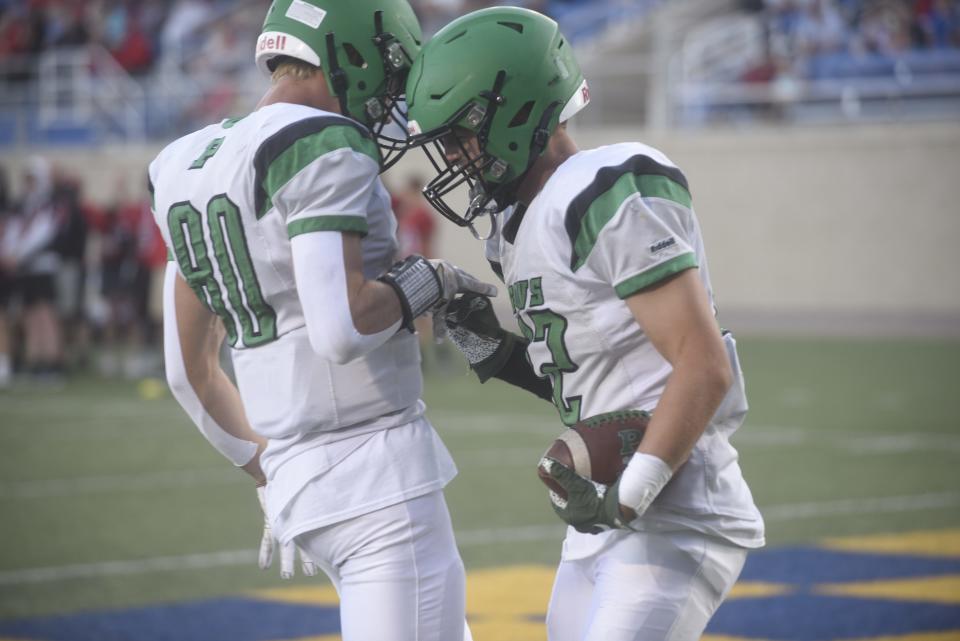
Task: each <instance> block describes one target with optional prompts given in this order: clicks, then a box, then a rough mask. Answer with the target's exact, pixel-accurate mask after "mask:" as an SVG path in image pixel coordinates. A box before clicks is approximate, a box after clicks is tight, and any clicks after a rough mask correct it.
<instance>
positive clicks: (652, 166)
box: [564, 143, 691, 271]
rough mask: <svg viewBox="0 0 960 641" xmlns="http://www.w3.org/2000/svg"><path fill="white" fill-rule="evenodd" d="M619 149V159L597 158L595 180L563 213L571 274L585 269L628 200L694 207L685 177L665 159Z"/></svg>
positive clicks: (644, 150) (649, 151)
mask: <svg viewBox="0 0 960 641" xmlns="http://www.w3.org/2000/svg"><path fill="white" fill-rule="evenodd" d="M617 147H618V149H617V150H616V151H617V152H618V153H617V154H616V155H612V154H610V155H609V157H607V158H598V160H601V162H600V163H599V166H598V167H597V168H596V170H595V171H591V173H590V175H592V176H593V179H592V180H591V181H590V182H589V183H588V184H586V185H585V186H584V187H583V188H581V189H580V190H579V192H578V193H577V194H576V195H575V196H574V197H573V198H572V199H571V200H570V204H569V205H568V206H567V208H566V211H565V213H564V228H565V229H566V232H567V237H568V238H569V240H570V245H571V248H572V251H571V254H570V269H571V270H572V271H576V270H578V269H579V268H580V267H582V266H583V264H584V263H585V262H586V260H587V257H588V256H589V255H590V252H591V251H592V250H593V247H594V245H596V242H597V238H598V236H599V235H600V232H601V231H602V230H603V227H604V225H606V224H607V223H608V222H610V220H611V219H612V218H613V217H614V216H615V215H616V214H617V212H618V211H619V210H620V207H621V206H622V205H623V204H624V203H625V202H626V201H627V200H629V199H631V198H635V197H638V196H637V195H638V194H639V197H642V198H662V199H665V200H669V201H672V202H674V203H676V204H679V205H682V206H684V207H690V205H691V198H690V187H689V185H688V183H687V178H686V176H684V175H683V172H681V171H680V169H678V168H677V167H676V166H675V165H673V164H672V163H671V162H670V161H669V160H668V159H667V157H666V156H664V155H663V154H662V153H660V152H658V151H657V150H656V149H653V148H652V147H647V146H646V145H641V144H639V143H636V144H629V143H628V144H624V145H618V146H617ZM598 151H599V150H598Z"/></svg>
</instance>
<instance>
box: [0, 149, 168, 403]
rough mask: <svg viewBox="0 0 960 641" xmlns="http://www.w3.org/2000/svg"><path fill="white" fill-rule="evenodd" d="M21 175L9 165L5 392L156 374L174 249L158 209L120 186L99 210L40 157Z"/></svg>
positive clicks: (1, 288) (0, 312)
mask: <svg viewBox="0 0 960 641" xmlns="http://www.w3.org/2000/svg"><path fill="white" fill-rule="evenodd" d="M12 178H13V177H11V176H8V175H7V173H6V172H5V171H4V170H3V169H2V168H0V387H7V386H9V385H10V384H11V382H12V377H13V375H14V374H15V373H17V374H19V375H22V377H23V378H25V379H31V380H36V381H41V382H56V381H58V380H60V378H61V377H62V376H63V374H64V373H66V372H70V371H83V370H92V371H97V372H99V373H101V374H104V375H107V376H125V377H128V378H140V377H145V376H147V375H150V374H153V373H156V372H157V371H158V369H159V366H160V361H159V351H158V344H159V338H160V337H159V327H160V320H161V315H160V312H161V310H160V297H161V287H162V272H163V268H164V265H165V264H166V248H165V246H164V244H163V239H162V238H161V236H160V234H159V232H158V230H157V228H156V226H155V225H154V223H153V218H152V216H151V214H150V206H149V202H148V201H146V200H145V199H144V198H143V197H141V196H136V195H132V194H130V193H129V191H128V190H127V188H126V186H125V183H123V182H118V184H117V186H116V189H115V190H114V199H113V202H111V203H110V204H109V205H107V206H102V207H101V206H94V205H92V204H91V203H90V202H88V201H87V200H86V199H85V198H84V195H83V188H82V184H81V183H80V182H79V181H78V180H77V179H75V178H74V177H72V176H70V175H69V174H67V173H65V172H63V171H60V170H57V169H56V168H55V167H54V166H52V165H51V163H50V162H49V161H47V160H46V159H45V158H42V157H39V156H38V157H33V158H31V159H29V161H28V162H27V163H26V166H25V168H24V169H23V171H22V175H20V176H19V177H18V178H19V183H18V185H17V188H16V189H11V184H10V183H11V182H12V180H11V179H12Z"/></svg>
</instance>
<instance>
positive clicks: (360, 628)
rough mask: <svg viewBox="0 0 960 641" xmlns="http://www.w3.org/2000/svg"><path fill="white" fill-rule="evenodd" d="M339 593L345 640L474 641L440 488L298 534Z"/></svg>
mask: <svg viewBox="0 0 960 641" xmlns="http://www.w3.org/2000/svg"><path fill="white" fill-rule="evenodd" d="M296 542H297V545H299V546H300V547H301V548H302V549H303V550H304V551H306V553H307V554H308V555H309V556H310V557H311V558H313V559H314V561H316V563H317V565H319V566H320V567H321V568H322V569H323V571H324V572H326V573H327V576H329V577H330V579H331V581H333V584H334V586H335V587H336V589H337V593H338V594H339V595H340V630H341V632H340V634H341V637H342V639H343V641H461V639H463V640H464V641H470V633H469V630H465V628H464V610H465V607H466V604H465V596H464V590H465V588H464V583H465V580H464V570H463V562H462V561H461V560H460V553H459V552H458V551H457V546H456V543H455V542H454V539H453V526H452V525H451V523H450V514H449V513H448V512H447V504H446V502H445V501H444V499H443V492H441V491H437V492H432V493H430V494H427V495H424V496H420V497H417V498H415V499H412V500H410V501H406V502H404V503H398V504H396V505H392V506H390V507H387V508H384V509H382V510H377V511H375V512H371V513H369V514H364V515H362V516H358V517H356V518H353V519H349V520H347V521H343V522H341V523H335V524H333V525H330V526H327V527H323V528H320V529H317V530H312V531H310V532H306V533H304V534H301V535H299V536H297V537H296Z"/></svg>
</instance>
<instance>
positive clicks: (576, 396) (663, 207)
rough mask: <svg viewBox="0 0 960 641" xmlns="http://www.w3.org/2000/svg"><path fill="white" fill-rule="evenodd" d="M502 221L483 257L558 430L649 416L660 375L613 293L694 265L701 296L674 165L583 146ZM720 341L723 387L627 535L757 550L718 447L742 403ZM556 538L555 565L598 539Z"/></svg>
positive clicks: (656, 357) (744, 500)
mask: <svg viewBox="0 0 960 641" xmlns="http://www.w3.org/2000/svg"><path fill="white" fill-rule="evenodd" d="M504 218H505V220H504V221H503V225H502V228H501V230H500V231H499V233H498V234H496V235H495V236H494V237H493V238H491V239H490V240H488V241H487V243H488V244H487V257H488V259H490V260H491V261H494V262H495V263H496V262H499V263H500V265H499V269H500V270H502V274H503V277H504V282H505V283H506V284H507V287H508V292H509V296H510V302H511V306H512V308H513V310H514V315H515V317H516V319H517V322H518V323H519V325H520V329H521V332H522V333H523V334H524V335H525V336H526V338H527V339H528V340H529V341H530V344H529V347H528V348H527V354H528V356H529V359H530V362H531V363H532V365H533V368H534V370H535V371H536V372H537V373H538V374H539V375H541V376H544V377H549V379H550V381H551V383H552V385H553V400H554V404H555V405H556V407H557V410H558V411H559V414H560V419H561V420H562V421H563V423H564V424H566V425H568V426H570V425H573V424H574V423H576V422H577V421H579V420H581V419H585V418H589V417H593V416H597V415H599V414H604V413H606V412H613V411H619V410H628V409H640V410H648V411H655V410H656V406H657V402H658V400H659V398H660V396H661V395H662V394H663V391H664V387H665V385H666V381H667V378H668V377H669V375H670V373H671V371H672V369H671V366H670V364H669V363H668V362H667V361H666V360H665V359H664V358H663V357H662V356H661V355H660V353H659V352H657V350H656V349H655V348H654V346H653V344H652V343H651V342H650V340H649V338H648V337H647V336H646V334H645V333H644V331H643V329H642V328H641V327H640V326H639V325H638V324H637V322H636V320H635V319H634V317H633V314H632V313H631V312H630V309H629V308H628V307H627V305H626V303H625V302H624V299H625V298H627V297H629V296H631V295H632V294H635V293H637V292H640V291H642V290H644V289H646V288H648V287H650V286H651V285H654V284H656V283H658V282H660V281H662V280H663V279H666V278H668V277H670V276H671V275H673V274H677V273H679V272H681V271H684V270H686V269H691V268H697V269H698V273H699V275H700V278H701V280H702V281H703V284H704V286H705V288H706V290H707V293H708V295H709V296H710V299H711V304H712V302H713V294H712V289H711V287H710V279H709V274H708V272H707V264H706V256H705V254H704V248H703V241H702V239H701V235H700V228H699V225H698V223H697V219H696V217H695V215H694V213H693V209H692V206H691V199H690V192H689V189H688V186H687V181H686V179H685V177H684V176H683V174H682V173H681V172H680V170H679V169H677V167H676V166H675V165H674V164H673V163H672V162H670V160H669V159H667V158H666V156H664V155H663V154H662V153H661V152H659V151H657V150H656V149H653V148H651V147H648V146H646V145H642V144H639V143H623V144H618V145H611V146H607V147H601V148H599V149H594V150H590V151H583V152H580V153H578V154H576V155H574V156H573V157H572V158H570V159H568V160H567V161H566V162H564V163H563V165H561V166H560V167H559V168H558V169H557V171H556V172H555V173H554V175H553V176H552V177H551V178H550V180H549V181H548V182H547V183H546V185H545V186H544V188H543V190H542V191H541V192H540V193H539V194H538V195H537V197H536V198H534V200H533V201H532V202H531V203H530V206H529V208H527V209H526V211H518V210H511V211H508V212H507V213H506V214H505V215H504ZM495 268H497V266H496V265H495ZM724 340H725V342H726V345H727V349H728V352H729V355H730V360H731V365H732V367H733V369H734V373H735V378H736V383H735V384H734V386H733V387H732V388H731V390H730V391H729V392H728V394H727V396H726V398H725V399H724V401H723V403H722V405H721V407H720V408H719V410H718V411H717V413H716V415H715V416H714V418H713V419H712V421H711V423H710V425H709V426H708V427H707V429H706V431H705V432H704V434H703V436H702V437H701V438H700V440H699V441H698V442H697V445H696V447H695V448H694V451H693V453H692V454H691V457H690V459H689V460H688V461H687V462H686V463H685V464H684V465H683V466H682V467H681V468H680V469H679V470H678V471H677V473H676V474H675V475H674V477H673V479H672V480H671V481H670V483H669V484H668V485H667V486H666V487H665V488H664V490H663V492H662V493H661V494H660V495H659V497H658V498H657V499H656V500H655V501H654V503H653V505H652V507H651V509H650V510H649V512H648V513H647V515H646V516H645V517H644V518H643V519H642V521H643V524H642V526H641V527H644V528H656V529H659V530H664V529H667V530H669V529H671V528H680V529H682V528H691V529H694V530H697V531H701V532H705V533H708V534H713V535H717V536H721V537H723V538H726V539H728V540H730V541H732V542H734V543H736V544H738V545H743V546H746V547H758V546H760V545H762V544H763V540H764V536H763V521H762V518H761V517H760V514H759V511H758V510H757V508H756V506H755V505H754V502H753V498H752V496H751V493H750V490H749V488H748V487H747V484H746V483H745V481H744V479H743V476H742V474H741V471H740V467H739V465H738V464H737V452H736V450H735V449H734V448H733V447H732V446H731V445H730V443H729V438H730V436H731V435H732V434H733V432H734V431H735V430H736V429H737V428H738V427H739V426H740V424H741V423H742V422H743V418H744V416H745V415H746V411H747V402H746V396H745V393H744V388H743V379H742V376H741V375H740V366H739V362H738V359H737V354H736V346H735V343H734V341H733V338H732V337H731V336H729V335H727V336H725V337H724ZM569 532H570V534H568V537H567V542H566V543H565V554H566V555H567V557H568V558H571V557H574V556H578V555H580V554H586V553H588V552H589V550H594V549H596V548H597V546H599V545H602V544H603V543H602V542H603V541H604V540H606V538H607V535H600V536H592V535H581V534H579V533H577V532H575V531H574V530H573V529H572V528H571V529H570V531H569ZM620 532H622V531H620ZM613 535H614V536H620V535H622V534H621V533H619V532H618V533H616V534H613Z"/></svg>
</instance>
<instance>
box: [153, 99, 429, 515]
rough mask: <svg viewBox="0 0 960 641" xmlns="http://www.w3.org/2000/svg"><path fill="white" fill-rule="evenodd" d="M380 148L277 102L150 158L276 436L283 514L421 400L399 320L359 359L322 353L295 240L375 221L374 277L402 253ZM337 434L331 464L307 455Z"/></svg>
mask: <svg viewBox="0 0 960 641" xmlns="http://www.w3.org/2000/svg"><path fill="white" fill-rule="evenodd" d="M379 157H380V156H379V150H378V148H377V145H376V143H375V141H374V140H373V138H372V137H371V135H370V133H369V132H368V131H367V129H366V128H364V127H363V126H362V125H360V124H358V123H356V122H354V121H352V120H350V119H347V118H344V117H343V116H340V115H336V114H332V113H328V112H325V111H321V110H318V109H314V108H311V107H306V106H300V105H292V104H274V105H270V106H267V107H264V108H261V109H259V110H257V111H255V112H253V113H251V114H250V115H248V116H246V117H244V118H242V119H239V120H225V121H223V122H221V123H219V124H215V125H210V126H208V127H206V128H204V129H201V130H199V131H197V132H194V133H192V134H189V135H187V136H184V137H183V138H180V139H179V140H176V141H174V142H173V143H171V144H170V145H169V146H167V147H166V148H165V149H164V150H163V151H162V152H161V153H160V154H159V156H157V158H156V159H155V160H154V161H153V162H152V163H151V165H150V170H149V175H150V182H151V190H152V193H153V211H154V216H155V218H156V221H157V224H158V226H159V227H160V230H161V232H162V234H163V237H164V240H165V242H166V244H167V247H168V248H169V252H170V256H171V258H172V259H173V260H175V261H176V264H177V266H178V268H179V271H180V274H181V275H182V276H183V277H184V279H185V280H186V282H187V283H188V284H189V285H190V286H191V287H192V288H193V290H194V291H195V292H196V294H197V296H198V297H200V299H201V301H203V302H204V304H205V305H206V306H207V307H208V308H209V309H211V310H212V311H213V312H215V313H216V314H217V315H218V316H219V317H220V319H221V320H222V321H223V324H224V326H225V327H226V330H227V339H228V341H229V343H230V346H231V348H232V355H233V363H234V370H235V375H236V380H237V386H238V388H239V390H240V393H241V397H242V398H243V403H244V409H245V411H246V414H247V417H248V419H249V421H250V423H251V425H252V426H253V427H254V429H255V430H256V431H257V432H258V433H259V434H261V435H262V436H264V437H266V438H268V439H269V440H270V445H269V447H268V449H267V451H266V452H265V453H264V455H263V458H262V465H263V468H264V471H265V472H266V474H267V477H268V479H270V485H271V486H272V487H269V488H268V490H269V491H270V492H271V497H270V498H271V500H270V507H271V512H274V513H276V511H278V510H280V509H282V507H283V506H284V505H285V504H286V502H287V501H288V500H289V499H290V497H291V496H292V495H293V494H295V493H296V492H297V491H298V490H299V488H301V487H302V486H303V485H304V484H305V483H306V482H308V481H309V480H310V478H312V477H313V476H315V475H316V474H317V473H318V472H319V471H320V470H321V469H326V468H327V467H329V466H330V465H331V464H333V463H334V462H335V459H336V458H337V457H338V456H346V453H347V452H348V451H349V450H350V449H351V448H352V447H354V445H353V443H354V442H356V441H354V440H353V439H354V437H357V436H361V435H363V434H371V433H373V432H377V431H380V430H384V429H388V428H390V427H393V426H396V425H400V424H404V423H408V422H410V421H412V420H415V419H416V418H417V417H418V416H420V415H421V414H422V413H423V404H422V402H420V401H419V399H420V393H421V387H422V381H421V374H420V365H419V363H420V354H419V348H418V344H417V340H416V337H415V336H414V335H413V334H411V333H410V332H406V331H400V332H398V333H397V334H396V335H395V336H394V337H392V338H391V339H390V340H388V341H387V342H386V343H384V344H383V345H381V346H380V347H378V348H376V349H374V350H373V351H371V352H370V353H368V354H366V355H364V356H362V357H360V358H357V359H355V360H353V361H350V362H349V363H346V364H343V365H339V364H336V363H334V362H331V361H327V360H324V359H322V358H320V357H319V356H317V355H316V353H315V352H314V351H313V349H312V347H311V345H310V342H309V338H308V332H307V329H306V325H305V320H304V315H303V310H302V307H301V304H300V300H299V297H298V294H297V286H296V282H295V279H294V268H293V259H292V254H291V243H290V239H291V238H293V237H295V236H297V235H298V234H307V233H312V232H317V231H339V232H357V233H361V234H363V235H364V238H363V240H362V251H363V271H364V275H365V276H366V277H367V278H368V279H373V278H376V277H377V276H378V275H379V274H381V273H383V272H384V271H386V270H387V269H388V268H389V267H390V265H391V264H392V263H393V262H394V260H395V255H396V251H397V244H396V219H395V218H394V216H393V213H392V211H391V208H390V196H389V194H388V193H387V191H386V189H385V188H384V186H383V183H382V182H381V181H380V178H379ZM301 285H302V284H301ZM336 442H341V443H342V445H341V446H339V447H333V449H330V450H328V451H327V452H326V453H324V454H323V462H322V463H323V464H322V465H321V462H320V461H318V460H313V459H312V458H311V456H301V454H302V453H303V452H305V451H308V450H312V451H313V457H314V458H316V457H319V456H321V455H320V454H319V448H318V447H317V446H318V445H325V444H333V443H336ZM338 449H342V450H343V452H342V453H341V454H336V453H335V452H336V451H338ZM331 457H332V458H331ZM293 459H296V460H295V461H294V463H293V464H291V465H287V466H285V467H283V470H282V472H278V470H280V468H281V466H282V465H283V464H284V463H286V462H289V461H291V460H293ZM278 474H279V478H278ZM275 481H277V482H276V483H275ZM278 492H279V493H281V494H282V496H277V495H276V494H277V493H278Z"/></svg>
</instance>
